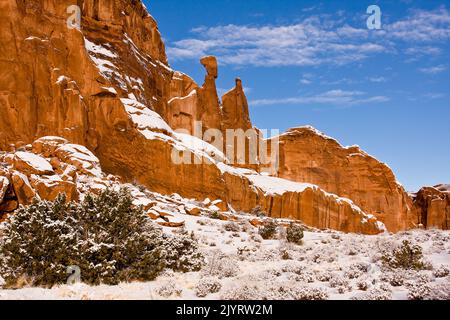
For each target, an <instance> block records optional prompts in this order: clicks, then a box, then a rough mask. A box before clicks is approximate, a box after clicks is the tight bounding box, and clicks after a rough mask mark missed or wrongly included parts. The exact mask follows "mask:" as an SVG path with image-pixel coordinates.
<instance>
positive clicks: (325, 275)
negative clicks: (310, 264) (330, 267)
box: [314, 270, 332, 282]
mask: <svg viewBox="0 0 450 320" xmlns="http://www.w3.org/2000/svg"><path fill="white" fill-rule="evenodd" d="M314 275H315V277H316V279H317V281H320V282H328V281H330V279H331V276H332V275H331V272H330V271H326V270H314Z"/></svg>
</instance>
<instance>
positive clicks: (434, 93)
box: [423, 92, 446, 100]
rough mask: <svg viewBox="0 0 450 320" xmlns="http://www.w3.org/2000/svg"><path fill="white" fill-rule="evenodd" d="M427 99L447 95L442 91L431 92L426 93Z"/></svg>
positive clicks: (440, 97)
mask: <svg viewBox="0 0 450 320" xmlns="http://www.w3.org/2000/svg"><path fill="white" fill-rule="evenodd" d="M423 96H424V97H425V98H426V99H432V100H435V99H442V98H444V97H446V94H445V93H441V92H431V93H426V94H424V95H423Z"/></svg>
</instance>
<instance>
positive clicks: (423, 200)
mask: <svg viewBox="0 0 450 320" xmlns="http://www.w3.org/2000/svg"><path fill="white" fill-rule="evenodd" d="M413 199H414V210H413V215H412V218H411V220H412V221H411V223H412V224H413V225H415V226H419V225H422V226H423V227H425V228H430V229H431V228H437V229H443V230H449V227H450V188H449V185H437V186H434V187H424V188H422V189H420V190H419V192H417V193H416V194H415V195H413Z"/></svg>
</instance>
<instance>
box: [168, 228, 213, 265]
mask: <svg viewBox="0 0 450 320" xmlns="http://www.w3.org/2000/svg"><path fill="white" fill-rule="evenodd" d="M162 240H163V241H162V243H161V247H160V251H161V256H162V258H163V260H164V264H165V266H166V267H167V268H170V269H173V270H175V271H181V272H191V271H199V270H200V269H201V268H202V266H203V265H204V264H205V259H204V257H203V255H202V254H201V253H200V252H199V250H198V243H197V241H196V240H195V237H194V235H193V234H192V233H191V234H181V235H177V236H172V235H168V234H163V235H162Z"/></svg>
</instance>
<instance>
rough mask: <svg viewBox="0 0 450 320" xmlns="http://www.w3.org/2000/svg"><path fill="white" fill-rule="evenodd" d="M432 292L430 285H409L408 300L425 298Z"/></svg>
mask: <svg viewBox="0 0 450 320" xmlns="http://www.w3.org/2000/svg"><path fill="white" fill-rule="evenodd" d="M430 293H431V289H430V286H428V285H426V284H425V285H424V284H422V283H415V284H413V285H410V286H409V287H408V295H407V296H408V300H424V299H425V298H426V297H428V296H429V295H430Z"/></svg>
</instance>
